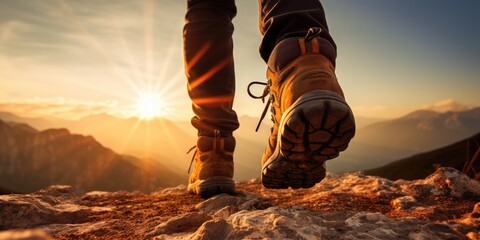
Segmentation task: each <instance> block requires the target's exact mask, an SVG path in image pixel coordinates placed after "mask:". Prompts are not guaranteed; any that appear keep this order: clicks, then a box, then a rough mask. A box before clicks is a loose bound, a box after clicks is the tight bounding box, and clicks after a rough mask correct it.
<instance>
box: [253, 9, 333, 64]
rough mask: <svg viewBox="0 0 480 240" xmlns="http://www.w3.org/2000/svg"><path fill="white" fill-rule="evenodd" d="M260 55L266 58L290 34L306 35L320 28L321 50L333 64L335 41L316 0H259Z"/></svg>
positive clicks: (291, 35) (295, 35) (323, 12)
mask: <svg viewBox="0 0 480 240" xmlns="http://www.w3.org/2000/svg"><path fill="white" fill-rule="evenodd" d="M258 3H259V10H260V32H261V33H262V34H263V40H262V43H261V45H260V55H261V56H262V58H263V60H265V62H267V61H268V58H269V57H270V53H271V52H272V50H273V48H274V47H275V46H276V45H277V43H279V42H280V41H282V40H284V39H286V38H291V37H305V36H306V35H307V32H308V30H309V29H310V28H320V29H321V33H320V35H319V37H320V41H321V42H320V44H321V46H322V48H323V49H322V54H323V55H325V56H326V57H327V58H329V60H330V61H331V62H332V63H334V64H335V59H336V45H335V42H334V41H333V39H332V37H331V36H330V33H329V31H328V25H327V21H326V18H325V11H324V10H323V6H322V4H321V3H320V1H319V0H301V1H299V0H259V1H258Z"/></svg>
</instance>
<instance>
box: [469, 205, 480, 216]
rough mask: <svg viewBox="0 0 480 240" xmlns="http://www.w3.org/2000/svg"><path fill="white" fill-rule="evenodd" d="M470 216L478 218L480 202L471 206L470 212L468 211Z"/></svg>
mask: <svg viewBox="0 0 480 240" xmlns="http://www.w3.org/2000/svg"><path fill="white" fill-rule="evenodd" d="M470 217H472V218H480V202H478V203H477V204H475V206H474V207H473V211H472V213H470Z"/></svg>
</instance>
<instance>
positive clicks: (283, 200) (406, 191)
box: [0, 169, 480, 240]
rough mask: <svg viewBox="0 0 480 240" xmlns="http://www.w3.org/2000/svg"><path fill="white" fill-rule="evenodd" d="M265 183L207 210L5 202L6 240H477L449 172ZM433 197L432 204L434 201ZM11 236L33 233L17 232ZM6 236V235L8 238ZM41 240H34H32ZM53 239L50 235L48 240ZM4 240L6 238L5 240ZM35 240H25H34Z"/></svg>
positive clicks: (472, 218) (123, 200)
mask: <svg viewBox="0 0 480 240" xmlns="http://www.w3.org/2000/svg"><path fill="white" fill-rule="evenodd" d="M260 184H261V183H260V182H258V181H251V182H245V183H237V189H239V190H240V191H239V192H238V193H237V194H236V195H234V196H231V195H227V194H221V195H217V196H214V197H212V198H210V199H207V200H204V199H202V198H200V197H199V196H194V195H190V194H188V193H187V192H186V189H185V186H179V187H177V188H163V189H158V190H157V191H156V192H153V193H150V194H146V193H141V192H126V191H124V192H102V191H94V192H88V193H86V194H85V195H83V196H82V197H78V196H76V195H75V194H74V190H73V189H72V188H71V187H69V186H52V187H50V188H48V189H45V190H41V191H38V192H36V193H33V194H12V195H3V196H0V228H1V229H3V230H7V231H4V232H0V236H2V235H1V234H4V235H3V236H9V237H4V238H3V239H6V238H7V239H10V238H13V239H16V238H18V239H21V238H20V237H16V238H15V237H10V236H13V235H12V234H17V233H22V234H26V236H30V235H27V233H28V234H30V233H31V235H32V236H37V235H41V234H43V235H42V236H41V237H43V238H39V239H48V235H49V236H52V237H53V238H59V239H72V238H77V239H125V238H127V239H145V238H148V239H468V238H470V239H478V237H479V236H478V232H480V229H479V228H480V227H479V226H480V217H479V215H480V203H479V202H478V197H476V196H477V195H476V194H477V193H476V185H475V184H476V183H475V182H472V181H471V180H470V179H468V178H464V175H462V174H460V173H458V172H456V171H452V170H450V169H441V170H439V171H437V172H436V173H435V174H433V175H432V176H430V177H428V178H426V179H424V180H415V181H403V180H400V181H395V182H393V181H389V180H386V179H382V178H378V177H372V176H364V175H362V174H361V173H353V174H348V173H346V174H328V175H327V178H326V179H325V180H324V181H322V182H321V183H319V184H317V185H316V186H315V187H313V188H311V189H302V190H291V189H288V190H272V189H265V188H263V187H261V185H260ZM433 194H434V195H433ZM14 228H35V229H36V233H32V229H26V230H21V231H20V230H12V229H14ZM5 234H9V235H5ZM35 234H36V235H35ZM47 234H48V235H47ZM1 239H2V238H0V240H1ZM27 239H28V238H27Z"/></svg>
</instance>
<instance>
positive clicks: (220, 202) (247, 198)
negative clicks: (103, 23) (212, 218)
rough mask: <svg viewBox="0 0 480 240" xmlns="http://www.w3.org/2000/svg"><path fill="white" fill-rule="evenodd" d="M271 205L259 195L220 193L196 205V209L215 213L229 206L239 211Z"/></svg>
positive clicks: (230, 210)
mask: <svg viewBox="0 0 480 240" xmlns="http://www.w3.org/2000/svg"><path fill="white" fill-rule="evenodd" d="M269 206H271V204H270V203H267V202H265V201H264V200H260V199H259V197H258V196H256V195H253V194H250V193H245V192H240V193H238V194H237V196H231V195H228V194H220V195H217V196H214V197H211V198H210V199H208V200H206V201H204V202H202V203H200V204H198V205H197V206H195V209H197V210H199V211H203V212H206V213H208V214H214V213H215V212H217V211H219V210H221V209H223V208H225V207H229V210H228V211H229V212H230V213H232V212H237V211H241V210H254V209H265V208H267V207H269Z"/></svg>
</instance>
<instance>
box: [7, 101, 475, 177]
mask: <svg viewBox="0 0 480 240" xmlns="http://www.w3.org/2000/svg"><path fill="white" fill-rule="evenodd" d="M2 116H3V115H2V113H0V118H1V117H2ZM9 117H10V118H13V117H12V116H11V115H10V116H9ZM16 119H18V120H22V119H23V120H24V121H21V122H25V123H28V124H29V125H31V126H34V127H35V128H38V127H37V126H48V128H52V127H55V128H59V127H63V128H68V129H69V130H70V131H72V132H75V133H79V134H84V135H92V136H95V139H96V140H97V141H99V142H100V143H102V144H103V145H104V146H108V147H109V148H111V149H113V150H114V151H115V152H118V153H121V154H128V155H134V156H137V157H140V158H154V159H158V160H160V161H161V163H162V164H163V165H165V166H168V167H169V168H171V169H172V170H174V171H176V172H181V173H185V172H186V171H187V169H188V165H189V163H190V159H191V155H186V154H185V153H186V152H187V150H188V149H189V148H190V147H192V146H193V145H195V143H196V138H197V134H196V130H195V129H194V128H193V127H192V126H191V124H190V122H189V121H174V120H170V119H165V118H158V119H153V120H150V121H140V120H139V119H137V118H128V119H124V118H119V117H116V116H112V115H108V114H98V115H92V116H87V117H84V118H82V119H79V120H77V121H67V120H59V119H51V118H48V119H41V118H35V119H32V118H20V117H17V118H16ZM239 121H240V128H239V129H238V130H237V131H235V132H234V136H235V137H236V139H237V148H236V151H235V166H236V167H235V180H237V181H244V180H248V179H251V178H256V177H259V176H260V168H261V163H260V162H261V157H262V154H263V151H264V150H265V146H266V144H267V139H268V136H269V135H270V122H269V121H267V120H265V121H264V124H262V126H261V127H260V130H259V132H258V133H256V132H255V127H256V125H257V123H258V118H256V117H249V116H239ZM357 122H358V123H359V126H364V125H365V124H366V123H368V122H374V123H372V124H369V125H367V126H365V127H359V128H358V129H357V134H356V136H355V138H354V139H353V140H352V142H351V143H350V147H349V148H348V149H347V150H346V151H345V152H342V153H341V154H340V157H339V158H337V159H334V160H332V161H328V162H327V167H328V171H332V172H350V171H359V170H365V169H371V168H375V167H380V166H383V165H385V164H388V163H391V162H393V161H396V160H398V159H402V158H405V157H408V156H412V155H414V154H417V153H421V152H424V151H428V150H432V149H435V148H439V147H442V146H445V145H448V144H451V143H453V142H455V141H458V140H461V139H464V138H467V137H468V136H471V135H472V134H474V133H476V132H479V131H480V108H476V109H470V110H467V111H463V112H447V113H438V112H434V111H427V110H418V111H415V112H412V113H411V114H408V115H406V116H404V117H401V118H398V119H393V120H378V119H368V118H367V119H364V118H359V119H358V121H357ZM49 124H50V125H49Z"/></svg>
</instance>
